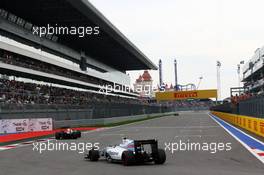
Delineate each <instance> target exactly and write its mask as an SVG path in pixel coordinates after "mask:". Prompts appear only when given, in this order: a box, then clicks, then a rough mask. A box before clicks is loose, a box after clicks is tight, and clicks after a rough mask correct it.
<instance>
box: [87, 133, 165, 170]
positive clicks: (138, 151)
mask: <svg viewBox="0 0 264 175" xmlns="http://www.w3.org/2000/svg"><path fill="white" fill-rule="evenodd" d="M146 148H149V150H147V149H146ZM100 157H103V158H104V159H106V160H107V161H108V162H121V163H123V165H125V166H128V165H135V164H144V163H147V162H154V163H155V164H164V163H165V161H166V154H165V151H164V150H163V149H159V148H158V141H157V140H154V139H153V140H130V139H126V138H124V139H123V142H122V143H121V144H119V145H116V146H108V147H106V148H104V149H103V150H95V149H92V150H90V151H89V152H88V154H86V155H85V159H87V160H90V161H98V160H99V158H100Z"/></svg>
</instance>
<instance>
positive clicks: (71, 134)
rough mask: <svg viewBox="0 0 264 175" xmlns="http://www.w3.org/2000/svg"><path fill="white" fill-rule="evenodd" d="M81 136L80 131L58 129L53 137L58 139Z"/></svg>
mask: <svg viewBox="0 0 264 175" xmlns="http://www.w3.org/2000/svg"><path fill="white" fill-rule="evenodd" d="M80 137H81V131H78V130H72V129H70V128H69V129H67V130H65V131H59V132H56V133H55V138H56V139H57V140H60V139H77V138H80Z"/></svg>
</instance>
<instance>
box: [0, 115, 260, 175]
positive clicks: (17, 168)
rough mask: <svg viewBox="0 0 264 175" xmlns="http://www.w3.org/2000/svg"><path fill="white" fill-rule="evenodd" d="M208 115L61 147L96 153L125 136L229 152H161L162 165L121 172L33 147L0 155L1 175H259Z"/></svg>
mask: <svg viewBox="0 0 264 175" xmlns="http://www.w3.org/2000/svg"><path fill="white" fill-rule="evenodd" d="M207 113H208V112H196V113H194V112H184V113H181V114H180V116H168V117H163V118H158V119H153V120H148V121H144V122H139V123H134V124H130V125H125V126H121V127H116V128H111V129H106V130H102V131H96V132H89V133H86V134H83V137H82V138H81V139H79V140H72V141H64V142H92V143H95V142H99V143H100V147H103V146H106V145H114V144H117V143H119V142H120V141H121V138H122V137H124V136H126V137H128V138H132V139H151V138H156V139H158V140H159V146H160V147H162V148H165V143H169V142H171V143H174V142H175V143H179V141H180V140H181V141H183V142H187V141H189V142H200V143H204V142H206V143H213V142H216V143H219V142H222V143H231V147H232V149H231V150H230V151H219V152H216V153H214V154H213V153H210V152H209V151H179V150H178V151H175V152H174V153H173V154H172V152H171V151H169V150H167V151H166V154H167V161H166V163H165V164H164V165H152V164H148V165H140V166H129V167H125V166H123V165H121V164H112V163H108V162H106V161H99V162H90V161H85V160H84V159H83V157H84V155H83V154H79V153H77V152H72V151H51V152H49V151H46V152H44V153H42V154H39V153H38V152H37V151H33V146H32V145H29V146H25V147H20V148H16V149H11V150H6V151H2V152H0V174H1V175H52V174H63V175H84V174H91V175H104V174H105V175H114V174H122V175H123V174H125V175H130V174H131V175H135V174H144V175H147V174H150V175H172V174H176V175H177V174H179V175H182V174H186V175H192V174H199V175H218V174H223V175H230V174H232V175H246V174H248V175H255V174H259V175H263V172H264V165H263V164H262V163H261V162H260V161H259V160H258V159H256V158H255V157H254V156H253V155H252V154H251V153H250V152H249V151H248V150H247V149H245V148H244V147H243V146H242V145H241V144H240V143H239V142H238V141H236V140H235V139H234V138H233V137H232V136H230V135H229V134H228V133H227V132H226V131H225V130H224V129H223V128H222V127H220V126H219V125H218V124H217V123H216V122H215V121H214V120H212V119H211V118H210V116H209V115H207Z"/></svg>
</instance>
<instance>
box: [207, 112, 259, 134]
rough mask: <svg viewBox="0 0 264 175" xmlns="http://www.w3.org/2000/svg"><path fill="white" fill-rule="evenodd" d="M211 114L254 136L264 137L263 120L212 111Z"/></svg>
mask: <svg viewBox="0 0 264 175" xmlns="http://www.w3.org/2000/svg"><path fill="white" fill-rule="evenodd" d="M211 113H212V114H213V115H216V116H217V117H219V118H221V119H223V120H225V121H226V122H228V123H230V124H233V125H236V126H239V127H241V128H243V129H245V130H247V131H250V132H252V133H254V134H256V135H259V136H261V137H264V119H260V118H255V117H248V116H243V115H237V114H229V113H224V112H215V111H212V112H211Z"/></svg>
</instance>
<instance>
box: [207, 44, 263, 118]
mask: <svg viewBox="0 0 264 175" xmlns="http://www.w3.org/2000/svg"><path fill="white" fill-rule="evenodd" d="M242 82H243V83H244V86H243V87H236V88H231V91H230V96H231V97H230V99H231V102H226V103H225V104H222V105H219V106H215V107H212V108H211V109H212V110H214V111H220V112H228V113H235V114H242V115H247V116H254V117H259V118H263V117H264V111H263V109H264V47H262V48H258V49H257V50H256V51H255V53H254V55H253V56H252V58H251V59H250V60H249V61H248V62H247V63H246V64H245V66H244V67H243V80H242Z"/></svg>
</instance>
